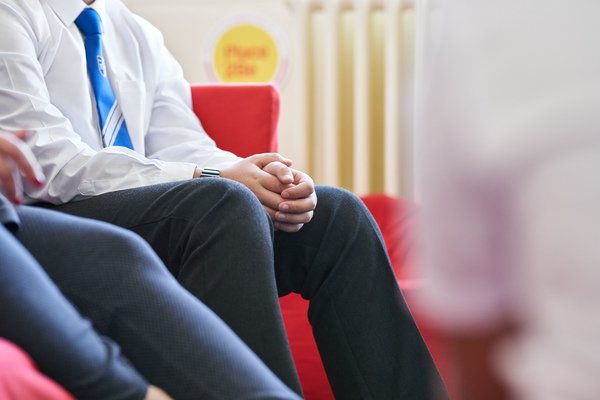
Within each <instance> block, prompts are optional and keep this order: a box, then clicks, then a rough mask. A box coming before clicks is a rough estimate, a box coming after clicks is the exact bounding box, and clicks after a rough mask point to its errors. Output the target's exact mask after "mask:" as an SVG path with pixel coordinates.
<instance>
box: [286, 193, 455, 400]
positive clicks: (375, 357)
mask: <svg viewBox="0 0 600 400" xmlns="http://www.w3.org/2000/svg"><path fill="white" fill-rule="evenodd" d="M317 197H318V205H317V208H316V210H315V213H314V216H313V219H312V221H311V222H310V223H308V224H306V225H305V226H304V227H303V228H302V229H301V230H300V231H299V232H297V233H285V232H276V234H275V268H276V274H277V284H278V288H279V290H280V294H281V295H285V294H287V293H289V292H291V291H293V292H296V293H300V294H301V295H302V296H303V297H304V298H305V299H308V300H310V306H309V311H308V318H309V321H310V323H311V325H312V327H313V332H314V336H315V341H316V343H317V347H318V349H319V352H320V354H321V357H322V360H323V364H324V366H325V370H326V372H327V376H328V378H329V381H330V384H331V386H332V390H333V392H334V394H335V396H336V398H339V399H374V400H385V399H390V400H392V399H433V398H438V397H436V396H437V395H438V394H439V393H438V392H436V387H439V388H442V389H441V390H442V391H443V390H444V389H443V383H442V381H441V378H440V376H439V374H438V373H437V369H436V368H435V365H434V363H433V360H432V358H431V356H430V354H429V351H428V350H427V347H426V346H425V343H424V341H423V339H422V337H421V335H420V333H419V330H418V328H417V326H416V324H415V322H414V320H413V318H412V316H411V314H410V312H409V310H408V307H407V305H406V303H405V301H404V298H403V296H402V294H401V292H400V289H399V287H398V284H397V281H396V277H395V275H394V272H393V270H392V267H391V265H390V262H389V259H388V257H387V253H386V251H385V245H384V243H383V240H382V238H381V235H380V233H379V230H378V228H377V225H376V223H375V221H374V220H373V218H372V217H371V215H370V214H369V212H368V210H367V209H366V207H365V206H364V204H363V203H362V202H361V201H360V199H358V198H357V197H356V196H354V195H352V194H351V193H349V192H347V191H344V190H342V189H336V188H331V187H317Z"/></svg>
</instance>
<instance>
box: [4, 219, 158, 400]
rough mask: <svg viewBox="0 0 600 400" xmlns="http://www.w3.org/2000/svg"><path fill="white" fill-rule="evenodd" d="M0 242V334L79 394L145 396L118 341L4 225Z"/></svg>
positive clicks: (88, 396)
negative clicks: (101, 331)
mask: <svg viewBox="0 0 600 400" xmlns="http://www.w3.org/2000/svg"><path fill="white" fill-rule="evenodd" d="M24 235H26V234H24ZM0 244H1V246H2V257H1V258H0V304H1V305H2V307H0V321H2V323H0V336H1V337H4V338H6V339H8V340H10V341H12V342H13V343H15V344H17V345H18V346H19V347H21V348H22V349H23V350H25V352H27V353H28V354H29V355H30V356H31V357H32V358H33V359H34V360H35V362H36V364H37V365H38V367H39V369H40V371H41V372H43V373H45V374H46V375H48V376H49V377H51V378H52V379H54V380H55V381H57V382H58V383H60V384H61V385H62V386H63V387H65V388H66V389H67V390H69V392H71V393H72V394H73V395H74V396H75V397H77V398H79V399H108V398H110V399H132V400H133V399H138V400H141V399H143V398H144V396H145V393H146V389H147V384H146V382H145V380H144V379H143V378H142V377H141V375H140V374H139V373H138V372H137V371H135V370H134V369H133V368H132V367H131V366H130V365H129V363H128V362H125V361H124V360H123V359H121V358H120V356H119V354H120V352H119V348H118V346H116V345H115V344H114V343H113V342H112V341H110V340H108V339H106V338H101V337H100V336H99V335H98V334H97V333H96V332H95V331H94V330H93V329H92V326H91V324H90V323H89V321H87V320H85V319H83V318H82V317H81V316H80V315H79V313H78V312H77V311H76V310H75V308H74V307H73V306H72V305H71V304H70V303H69V302H68V301H67V300H66V299H65V298H64V296H63V295H62V294H61V293H60V291H59V290H58V288H57V287H56V286H55V285H54V283H53V282H52V281H51V280H50V278H48V276H47V275H46V273H45V272H44V270H43V269H42V267H41V266H40V265H39V264H38V263H37V262H36V260H35V259H34V258H33V257H32V256H31V255H30V254H29V253H28V252H27V251H26V250H25V249H24V248H23V246H22V245H21V244H20V243H19V242H18V241H17V240H16V239H15V238H14V237H13V235H12V234H10V233H9V232H8V231H7V230H6V229H5V228H4V226H2V225H0Z"/></svg>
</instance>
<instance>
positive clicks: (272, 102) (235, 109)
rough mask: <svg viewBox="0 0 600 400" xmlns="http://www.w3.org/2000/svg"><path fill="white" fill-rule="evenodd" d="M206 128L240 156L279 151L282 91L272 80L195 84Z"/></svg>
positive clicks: (220, 144) (194, 99) (221, 144)
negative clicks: (270, 81)
mask: <svg viewBox="0 0 600 400" xmlns="http://www.w3.org/2000/svg"><path fill="white" fill-rule="evenodd" d="M191 90H192V105H193V108H194V112H195V113H196V115H197V116H198V118H199V119H200V122H201V123H202V126H203V127H204V130H205V131H206V132H207V133H208V135H209V136H210V137H211V138H212V139H213V140H214V141H215V142H216V143H217V146H218V147H219V148H221V149H223V150H227V151H231V152H232V153H234V154H236V155H238V156H240V157H248V156H251V155H253V154H257V153H268V152H276V151H277V123H278V120H279V91H278V90H277V87H276V86H275V85H273V84H271V83H259V84H195V85H191Z"/></svg>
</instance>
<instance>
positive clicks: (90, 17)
mask: <svg viewBox="0 0 600 400" xmlns="http://www.w3.org/2000/svg"><path fill="white" fill-rule="evenodd" d="M75 25H77V27H78V28H79V30H80V31H81V33H83V34H84V35H85V36H89V35H99V34H101V33H102V20H101V19H100V15H98V13H97V12H96V10H94V9H92V8H86V9H85V10H83V11H82V12H81V14H79V16H78V17H77V19H76V20H75Z"/></svg>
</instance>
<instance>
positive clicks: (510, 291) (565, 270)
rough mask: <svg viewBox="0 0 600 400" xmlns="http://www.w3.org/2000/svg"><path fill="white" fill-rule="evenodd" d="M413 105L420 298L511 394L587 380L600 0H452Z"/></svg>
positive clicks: (598, 167)
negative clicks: (474, 345)
mask: <svg viewBox="0 0 600 400" xmlns="http://www.w3.org/2000/svg"><path fill="white" fill-rule="evenodd" d="M447 6H449V7H447V8H446V9H445V11H444V12H445V14H444V18H443V21H444V26H443V28H442V29H443V34H442V35H441V36H440V38H441V39H440V42H439V43H438V46H437V47H436V48H435V54H434V56H433V58H432V59H433V60H434V61H433V64H432V66H431V68H430V70H429V71H428V73H429V75H430V76H429V79H428V91H427V100H426V101H425V103H424V104H421V105H420V123H421V125H420V126H421V127H422V130H421V131H420V132H418V134H421V135H422V136H421V138H422V141H421V142H420V143H419V147H420V150H421V153H420V160H421V165H420V168H421V171H422V175H421V176H420V179H421V182H422V184H423V203H424V212H423V214H424V233H425V237H426V241H425V242H426V245H425V255H426V268H425V270H426V271H425V280H426V283H427V293H426V296H425V297H424V299H423V300H424V304H426V305H427V306H428V309H429V313H430V316H431V317H432V319H433V320H434V321H435V322H436V323H437V324H438V325H439V326H440V327H441V328H442V329H445V330H447V331H449V332H452V333H459V334H461V333H469V332H471V333H477V332H480V333H484V332H485V331H489V330H492V329H494V327H497V326H498V325H500V324H501V323H502V321H517V322H518V323H519V324H521V326H522V328H523V331H522V332H521V334H520V335H519V336H518V337H517V338H516V340H515V341H514V342H511V343H505V344H504V346H502V348H501V349H499V352H498V359H497V367H498V368H499V370H500V373H501V375H502V376H503V377H504V378H505V379H506V381H507V382H508V384H509V386H510V387H511V389H512V390H513V391H514V394H515V397H516V398H518V399H527V400H537V399H539V400H541V399H543V400H555V399H556V400H558V399H563V400H566V399H568V400H577V399H597V398H598V396H599V393H600V381H599V380H598V379H597V375H598V372H599V371H600V318H599V317H600V2H596V1H587V0H580V1H568V2H566V1H558V0H552V1H544V2H538V1H526V0H518V1H515V0H509V1H501V2H491V1H452V2H448V4H447Z"/></svg>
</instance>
